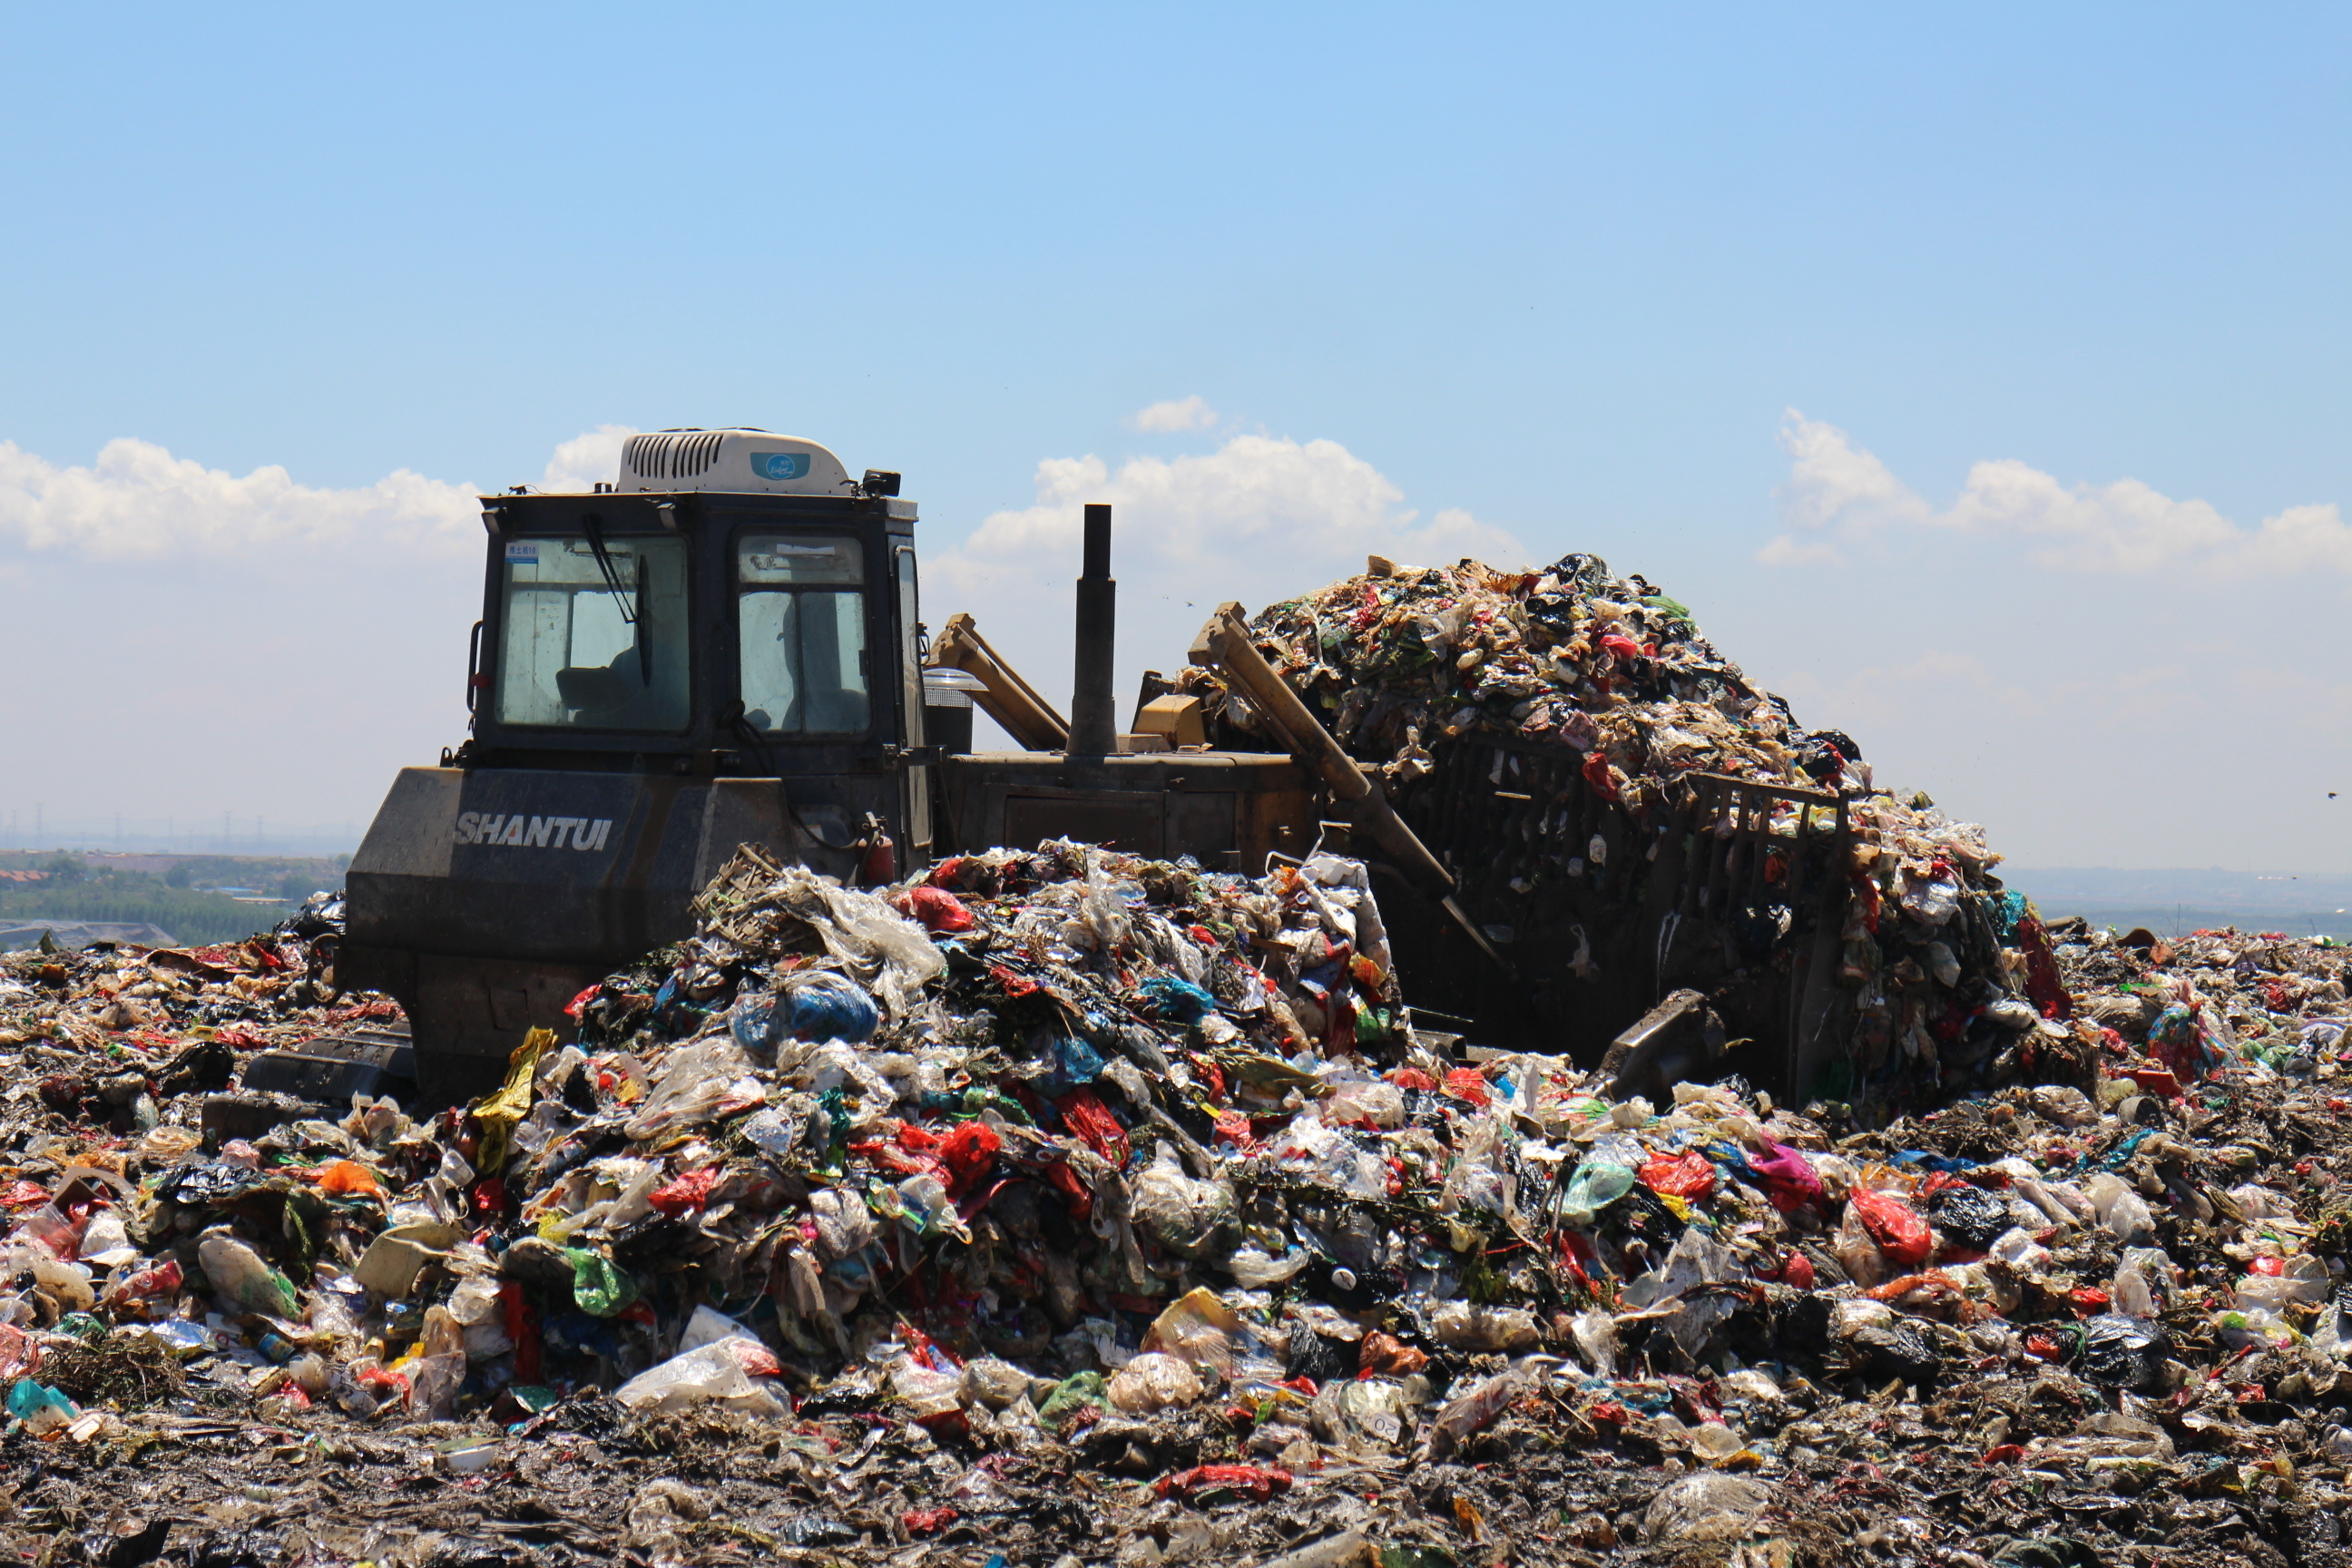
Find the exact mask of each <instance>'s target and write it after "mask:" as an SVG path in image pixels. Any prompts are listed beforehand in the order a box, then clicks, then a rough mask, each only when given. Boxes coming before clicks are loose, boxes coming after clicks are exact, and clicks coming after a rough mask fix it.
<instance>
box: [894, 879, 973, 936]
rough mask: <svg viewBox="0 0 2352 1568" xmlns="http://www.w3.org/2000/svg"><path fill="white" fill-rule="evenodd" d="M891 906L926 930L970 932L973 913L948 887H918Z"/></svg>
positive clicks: (896, 897) (901, 894) (895, 896)
mask: <svg viewBox="0 0 2352 1568" xmlns="http://www.w3.org/2000/svg"><path fill="white" fill-rule="evenodd" d="M890 907H891V908H892V909H894V910H898V912H899V913H900V914H902V915H905V916H906V917H907V918H908V920H910V921H915V922H916V923H917V924H918V925H919V926H921V927H922V928H923V929H924V930H925V931H970V930H971V910H970V909H968V908H967V907H965V904H964V901H963V900H961V899H959V898H957V897H956V896H955V895H954V894H953V893H950V892H949V891H948V890H947V889H945V888H933V887H926V886H918V887H913V888H908V889H907V890H906V891H904V892H902V893H898V894H895V895H893V896H892V898H891V900H890Z"/></svg>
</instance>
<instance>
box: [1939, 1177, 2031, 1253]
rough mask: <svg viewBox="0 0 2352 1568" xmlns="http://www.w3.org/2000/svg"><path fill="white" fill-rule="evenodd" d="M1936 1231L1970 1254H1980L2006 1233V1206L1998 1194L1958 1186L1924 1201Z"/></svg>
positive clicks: (1982, 1189) (1940, 1191) (2007, 1209)
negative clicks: (1965, 1248)
mask: <svg viewBox="0 0 2352 1568" xmlns="http://www.w3.org/2000/svg"><path fill="white" fill-rule="evenodd" d="M1927 1214H1928V1217H1930V1218H1931V1219H1933V1220H1934V1221H1935V1222H1936V1228H1937V1229H1938V1230H1940V1231H1942V1232H1943V1233H1944V1234H1945V1235H1946V1236H1948V1237H1951V1238H1952V1239H1953V1240H1954V1241H1957V1242H1958V1243H1959V1244H1960V1245H1961V1246H1962V1247H1967V1248H1968V1249H1969V1251H1971V1252H1982V1251H1984V1250H1985V1249H1986V1248H1987V1247H1990V1246H1991V1245H1992V1244H1993V1243H1994V1242H1995V1241H1997V1240H1998V1239H2000V1237H2001V1236H2002V1235H2003V1234H2004V1233H2005V1232H2007V1231H2008V1230H2009V1228H2010V1225H2011V1220H2010V1217H2009V1205H2008V1203H2007V1202H2006V1201H2005V1200H2003V1199H2002V1198H2001V1197H2000V1194H1996V1193H1990V1192H1987V1191H1986V1190H1985V1189H1984V1188H1982V1187H1974V1186H1969V1184H1966V1183H1962V1184H1959V1185H1958V1186H1952V1187H1945V1188H1942V1189H1940V1190H1938V1191H1937V1193H1936V1194H1935V1195H1934V1196H1932V1197H1930V1198H1929V1199H1928V1200H1927Z"/></svg>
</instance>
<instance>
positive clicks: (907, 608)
mask: <svg viewBox="0 0 2352 1568" xmlns="http://www.w3.org/2000/svg"><path fill="white" fill-rule="evenodd" d="M890 575H891V580H892V585H893V586H894V587H895V589H896V590H897V599H898V689H899V698H898V705H899V710H900V711H902V712H903V713H905V715H906V741H905V742H904V743H905V744H907V745H908V746H920V745H922V744H923V743H924V740H923V655H922V647H921V642H920V636H919V626H921V623H922V605H921V599H922V595H921V593H920V591H919V584H918V583H917V580H916V569H915V547H914V546H913V545H911V544H900V545H896V546H893V547H892V549H891V551H890ZM905 777H906V781H907V784H906V789H907V816H906V822H907V837H908V839H909V840H910V842H909V843H908V847H907V849H908V865H909V866H919V865H922V864H924V863H925V862H927V861H929V859H930V858H931V770H930V769H929V768H928V767H925V766H922V765H919V764H917V765H913V766H909V767H908V768H907V769H906V770H905Z"/></svg>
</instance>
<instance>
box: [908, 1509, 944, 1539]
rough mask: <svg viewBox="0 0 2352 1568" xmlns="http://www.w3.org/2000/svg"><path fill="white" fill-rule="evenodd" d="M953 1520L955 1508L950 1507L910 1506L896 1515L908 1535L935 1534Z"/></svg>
mask: <svg viewBox="0 0 2352 1568" xmlns="http://www.w3.org/2000/svg"><path fill="white" fill-rule="evenodd" d="M955 1521H956V1510H953V1509H951V1508H910V1509H908V1510H907V1511H906V1512H904V1513H902V1514H900V1515H899V1516H898V1522H899V1523H901V1524H903V1525H905V1526H906V1527H907V1533H908V1534H909V1535H937V1534H938V1533H939V1532H940V1531H942V1530H945V1529H946V1528H947V1527H948V1526H949V1525H950V1524H953V1523H954V1522H955Z"/></svg>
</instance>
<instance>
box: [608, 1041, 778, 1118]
mask: <svg viewBox="0 0 2352 1568" xmlns="http://www.w3.org/2000/svg"><path fill="white" fill-rule="evenodd" d="M750 1071H751V1059H750V1058H747V1057H746V1056H744V1054H743V1052H742V1048H741V1047H739V1046H737V1045H736V1044H735V1042H734V1041H733V1040H730V1039H728V1038H725V1037H711V1038H709V1039H703V1040H698V1041H696V1042H695V1043H694V1044H692V1045H689V1046H681V1047H678V1048H677V1050H675V1051H672V1052H671V1053H670V1054H669V1055H668V1057H667V1058H664V1060H663V1062H662V1064H661V1075H660V1077H659V1078H657V1079H655V1081H654V1086H653V1092H651V1093H650V1094H648V1095H646V1098H645V1100H644V1102H643V1103H642V1104H640V1105H639V1106H638V1107H637V1109H636V1113H635V1115H633V1116H631V1117H630V1118H629V1121H628V1122H627V1124H626V1125H625V1127H623V1129H622V1131H624V1132H625V1134H627V1136H629V1137H630V1138H632V1139H635V1140H636V1141H638V1142H644V1141H646V1140H647V1139H651V1138H653V1137H655V1136H656V1135H658V1134H660V1133H662V1132H665V1131H669V1130H671V1129H672V1128H678V1127H689V1126H693V1125H695V1124H696V1123H698V1122H702V1121H709V1119H710V1115H711V1113H712V1112H713V1111H715V1110H718V1108H719V1102H720V1101H722V1100H725V1099H726V1098H727V1094H728V1091H729V1090H730V1089H732V1088H733V1087H734V1084H735V1080H736V1079H739V1078H741V1077H743V1076H744V1075H745V1074H747V1073H749V1072H750Z"/></svg>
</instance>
